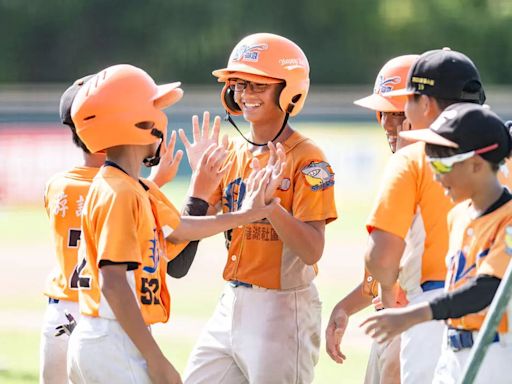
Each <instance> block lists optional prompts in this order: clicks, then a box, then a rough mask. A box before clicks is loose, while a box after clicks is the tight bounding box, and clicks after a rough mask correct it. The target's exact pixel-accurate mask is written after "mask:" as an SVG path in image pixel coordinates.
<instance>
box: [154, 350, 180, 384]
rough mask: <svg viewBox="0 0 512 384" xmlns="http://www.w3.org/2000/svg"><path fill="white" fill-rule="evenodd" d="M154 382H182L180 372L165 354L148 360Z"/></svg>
mask: <svg viewBox="0 0 512 384" xmlns="http://www.w3.org/2000/svg"><path fill="white" fill-rule="evenodd" d="M147 364H148V374H149V377H150V378H151V382H152V383H153V384H182V381H181V378H180V374H179V373H178V371H176V369H175V368H174V367H173V365H172V364H171V363H170V361H169V360H167V359H166V358H165V357H164V356H162V357H160V358H158V359H152V360H149V361H148V362H147Z"/></svg>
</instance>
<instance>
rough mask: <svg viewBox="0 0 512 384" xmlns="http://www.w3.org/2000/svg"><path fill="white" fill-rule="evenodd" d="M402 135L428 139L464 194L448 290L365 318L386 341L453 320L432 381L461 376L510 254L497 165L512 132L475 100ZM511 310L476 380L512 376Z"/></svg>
mask: <svg viewBox="0 0 512 384" xmlns="http://www.w3.org/2000/svg"><path fill="white" fill-rule="evenodd" d="M400 135H401V136H403V137H404V138H406V139H408V140H414V141H422V142H425V143H426V147H425V150H426V154H427V162H428V163H429V165H430V167H431V168H432V170H433V173H434V175H435V179H436V181H437V182H438V183H439V184H440V185H441V186H442V187H443V190H444V191H445V194H446V195H447V196H449V197H450V199H451V200H452V201H454V202H460V201H462V202H461V203H459V204H458V205H456V206H455V207H454V208H453V209H452V210H451V211H450V214H449V216H448V226H449V230H450V243H449V250H448V254H447V258H446V260H447V264H448V272H447V275H446V292H445V293H444V294H443V295H441V296H439V297H437V298H435V299H433V300H430V301H428V302H422V303H418V304H415V305H412V306H409V307H407V308H396V309H390V310H385V311H383V312H382V313H379V314H376V315H374V316H371V317H369V318H368V319H367V320H366V321H365V322H364V323H363V324H362V326H363V327H364V328H365V331H366V333H367V334H369V335H370V336H372V337H374V338H375V339H377V340H378V341H380V342H384V341H386V340H388V339H389V338H391V337H393V336H394V335H397V334H400V333H401V332H403V331H405V330H407V329H409V328H410V327H413V326H414V325H416V324H420V323H422V322H426V321H430V320H445V321H447V329H446V333H445V339H444V341H443V343H442V354H441V356H440V358H439V361H438V364H437V367H436V370H435V376H434V381H433V382H434V383H455V382H458V380H459V376H460V375H461V373H462V371H463V368H464V366H465V363H466V361H467V358H468V356H469V353H470V349H471V347H472V346H473V342H474V340H475V339H476V337H477V333H478V331H479V329H480V327H481V325H482V323H483V321H484V318H485V315H486V308H487V307H488V306H489V305H490V303H491V301H492V299H493V298H494V295H495V293H496V290H497V289H498V286H499V284H500V282H501V279H502V278H503V275H504V273H505V270H506V268H507V266H508V263H509V260H510V249H508V248H507V245H506V242H507V236H508V241H509V242H510V234H509V233H510V231H511V229H512V202H511V200H512V195H511V194H510V192H509V191H508V189H507V188H505V187H504V186H503V185H502V184H500V182H499V180H498V177H497V172H498V169H499V167H500V165H501V164H502V163H503V162H504V161H505V159H506V158H508V157H509V155H510V152H511V150H512V138H511V136H510V133H509V130H508V128H507V127H506V126H505V124H504V123H503V122H502V121H501V120H500V118H499V117H498V116H497V115H496V114H494V113H493V112H491V111H490V110H488V109H486V108H483V107H481V106H478V105H475V104H469V103H459V104H454V105H452V106H450V107H448V108H447V109H446V110H445V111H444V112H443V113H441V115H440V116H439V117H438V118H437V119H436V120H435V121H434V122H433V123H432V125H431V126H430V128H428V129H422V130H416V131H410V132H403V133H401V134H400ZM511 310H512V307H511V306H510V304H509V307H508V309H507V314H506V315H504V316H503V318H502V320H501V323H500V324H499V326H498V329H497V332H496V334H495V337H494V340H493V343H492V344H491V345H490V347H489V350H488V352H487V355H486V357H485V359H484V361H483V364H482V367H481V368H480V371H479V373H478V376H477V378H476V381H475V382H476V383H493V384H500V383H508V382H510V377H509V376H508V375H506V374H505V373H504V372H503V370H502V369H503V367H506V366H507V364H509V363H510V361H512V333H511V330H510V323H509V321H510V320H509V317H508V316H509V315H510V314H511V313H512V312H511Z"/></svg>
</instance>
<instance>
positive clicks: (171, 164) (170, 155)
mask: <svg viewBox="0 0 512 384" xmlns="http://www.w3.org/2000/svg"><path fill="white" fill-rule="evenodd" d="M175 145H176V131H172V134H171V140H170V141H169V144H168V145H167V144H166V143H165V142H162V147H161V149H160V163H158V165H157V166H155V167H152V168H151V174H150V175H149V179H150V180H152V181H154V182H155V183H156V185H158V186H159V187H162V186H164V185H165V184H167V183H168V182H169V181H171V180H172V179H174V178H175V177H176V174H177V173H178V168H179V166H180V163H181V159H182V158H183V151H182V150H179V151H177V152H176V153H174V146H175Z"/></svg>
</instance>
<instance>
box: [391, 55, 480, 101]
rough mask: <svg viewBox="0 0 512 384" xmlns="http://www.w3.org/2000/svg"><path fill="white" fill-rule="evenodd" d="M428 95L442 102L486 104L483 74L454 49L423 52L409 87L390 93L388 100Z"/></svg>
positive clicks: (410, 75)
mask: <svg viewBox="0 0 512 384" xmlns="http://www.w3.org/2000/svg"><path fill="white" fill-rule="evenodd" d="M413 94H418V95H427V96H433V97H436V98H439V99H446V100H453V101H461V102H462V101H468V102H473V103H475V102H476V103H478V104H483V103H484V102H485V92H484V89H483V85H482V80H481V79H480V73H479V72H478V69H477V68H476V66H475V64H474V63H473V62H472V61H471V59H470V58H469V57H467V56H466V55H464V54H463V53H460V52H457V51H452V50H451V49H450V48H443V49H436V50H433V51H427V52H425V53H423V54H422V55H421V56H420V57H419V58H418V60H417V61H416V62H415V63H414V64H413V66H412V67H411V70H410V71H409V74H408V79H407V87H406V88H404V89H398V90H396V91H391V92H387V93H386V95H385V96H386V97H393V96H405V95H413Z"/></svg>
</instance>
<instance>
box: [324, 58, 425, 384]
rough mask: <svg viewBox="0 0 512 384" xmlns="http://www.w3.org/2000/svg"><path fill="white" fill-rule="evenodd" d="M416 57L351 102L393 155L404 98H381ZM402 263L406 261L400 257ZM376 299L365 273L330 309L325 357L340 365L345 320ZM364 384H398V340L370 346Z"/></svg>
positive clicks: (384, 73)
mask: <svg viewBox="0 0 512 384" xmlns="http://www.w3.org/2000/svg"><path fill="white" fill-rule="evenodd" d="M418 57H419V56H418V55H405V56H399V57H395V58H393V59H391V60H389V61H388V62H387V63H386V64H385V65H384V66H383V67H382V69H381V70H380V71H379V74H378V75H377V79H376V81H375V87H374V93H373V94H372V95H370V96H367V97H365V98H362V99H359V100H356V101H354V104H357V105H359V106H362V107H364V108H368V109H371V110H374V111H375V112H376V114H377V121H378V122H379V125H381V126H382V128H383V129H384V131H385V133H386V137H387V139H388V143H389V146H390V149H391V151H392V152H393V153H395V152H396V151H397V150H399V149H400V148H402V147H403V146H405V144H406V143H404V141H403V140H400V138H399V136H398V133H399V132H400V131H403V130H409V129H410V127H409V123H408V121H407V120H406V118H405V114H404V108H405V101H406V98H405V97H402V98H386V97H384V96H383V95H384V94H386V93H387V92H390V91H392V90H393V89H400V88H403V87H404V86H405V85H406V83H407V74H408V72H409V70H410V68H411V66H412V65H413V63H414V62H415V61H416V59H417V58H418ZM411 232H414V227H413V228H412V229H411V230H410V231H409V234H408V235H407V237H408V238H406V240H405V241H406V243H407V247H406V250H404V253H408V252H410V251H411V247H414V246H415V244H414V242H413V241H411V237H412V234H411ZM405 259H407V257H404V260H405ZM377 296H378V282H377V281H376V280H375V279H373V277H372V276H371V275H370V274H369V273H368V272H366V271H365V276H364V280H363V282H362V283H361V284H359V285H358V286H357V287H356V288H355V289H354V290H353V291H352V292H350V293H349V294H348V295H346V296H345V297H344V298H343V299H341V300H340V302H339V303H338V304H336V306H335V307H334V308H333V310H332V313H331V317H330V319H329V323H328V325H327V328H326V330H325V338H326V350H327V353H328V354H329V356H330V357H331V358H332V359H333V360H334V361H335V362H337V363H339V364H341V363H343V361H344V360H345V355H344V354H343V353H342V352H341V349H340V344H341V339H342V337H343V334H344V333H345V330H346V328H347V325H348V320H349V317H350V316H351V315H353V314H355V313H357V312H359V311H360V310H362V309H363V308H366V307H368V306H369V305H370V304H371V303H372V299H373V301H374V302H375V303H376V302H377V301H378V297H377ZM401 299H402V300H401V304H405V300H403V299H404V298H403V297H402V298H401ZM364 382H365V384H379V383H380V384H385V383H389V384H398V383H400V337H395V338H394V339H393V340H390V341H389V342H388V343H386V344H383V345H379V344H378V343H376V342H374V343H373V344H372V349H371V352H370V357H369V359H368V366H367V368H366V375H365V381H364Z"/></svg>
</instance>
